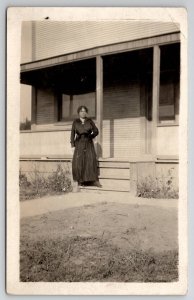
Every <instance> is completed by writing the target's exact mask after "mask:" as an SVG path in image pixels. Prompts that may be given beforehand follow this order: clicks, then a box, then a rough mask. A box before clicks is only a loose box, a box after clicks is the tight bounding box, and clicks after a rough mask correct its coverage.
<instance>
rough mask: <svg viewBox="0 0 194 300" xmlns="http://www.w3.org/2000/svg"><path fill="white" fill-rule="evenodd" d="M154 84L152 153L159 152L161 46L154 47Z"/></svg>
mask: <svg viewBox="0 0 194 300" xmlns="http://www.w3.org/2000/svg"><path fill="white" fill-rule="evenodd" d="M152 80H153V84H152V155H153V156H155V155H156V152H157V123H158V116H159V115H158V106H159V91H160V47H159V46H158V45H155V46H154V47H153V79H152Z"/></svg>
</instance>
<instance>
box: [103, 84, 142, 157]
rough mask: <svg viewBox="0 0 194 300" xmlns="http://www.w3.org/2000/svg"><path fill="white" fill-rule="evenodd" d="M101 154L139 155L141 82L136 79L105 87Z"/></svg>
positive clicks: (118, 155) (109, 155)
mask: <svg viewBox="0 0 194 300" xmlns="http://www.w3.org/2000/svg"><path fill="white" fill-rule="evenodd" d="M103 119H104V120H103V156H104V157H105V158H106V157H118V158H133V157H137V156H139V154H140V85H139V82H137V81H132V80H130V83H128V84H127V83H125V84H123V85H121V84H120V85H115V86H114V85H112V86H107V87H105V88H104V118H103Z"/></svg>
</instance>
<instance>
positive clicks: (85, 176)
mask: <svg viewBox="0 0 194 300" xmlns="http://www.w3.org/2000/svg"><path fill="white" fill-rule="evenodd" d="M72 173H73V180H75V181H78V182H80V183H81V182H88V181H90V182H92V181H97V180H98V168H97V157H96V152H95V149H94V143H93V140H92V139H91V138H89V137H88V136H87V135H81V136H80V137H79V139H77V140H76V141H75V150H74V155H73V161H72Z"/></svg>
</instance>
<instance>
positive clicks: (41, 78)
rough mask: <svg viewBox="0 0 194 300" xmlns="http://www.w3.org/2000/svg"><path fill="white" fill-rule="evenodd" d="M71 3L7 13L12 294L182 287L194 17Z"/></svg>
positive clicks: (9, 282) (177, 290)
mask: <svg viewBox="0 0 194 300" xmlns="http://www.w3.org/2000/svg"><path fill="white" fill-rule="evenodd" d="M14 9H15V10H16V11H14ZM33 9H35V11H34V10H33ZM58 9H59V10H60V8H58ZM61 9H62V11H61V14H60V17H59V15H58V14H57V13H58V12H59V10H57V9H56V8H55V9H53V11H52V8H44V9H43V8H31V9H30V8H10V10H9V11H8V69H9V71H8V119H7V122H9V121H10V120H11V116H12V115H13V114H14V111H15V116H14V117H13V119H12V123H10V125H8V129H9V128H10V129H11V130H10V131H8V135H9V134H10V136H11V137H13V140H14V132H16V131H17V132H18V133H17V135H16V136H15V139H16V141H17V142H18V146H17V144H15V147H16V148H17V149H16V148H13V147H11V145H10V146H9V145H8V147H9V149H8V160H9V163H8V167H9V166H10V170H11V168H13V167H14V168H15V169H14V170H15V171H14V172H15V173H14V175H13V174H12V175H11V176H15V180H16V185H15V187H16V190H15V192H16V194H17V197H16V198H15V200H13V201H12V202H11V197H13V193H12V196H11V197H9V192H8V207H7V208H8V211H7V213H8V222H10V223H9V224H11V222H14V218H17V226H16V227H17V230H16V232H15V234H14V235H15V239H16V240H15V244H14V241H13V240H11V236H13V232H12V234H11V233H10V231H9V228H10V226H9V225H8V244H7V247H8V249H7V260H8V265H7V266H8V277H7V285H8V290H10V291H11V292H13V293H14V292H15V293H16V294H17V293H18V291H20V293H21V294H23V292H24V293H25V291H26V293H27V294H29V293H30V292H29V291H30V288H31V294H34V293H37V294H40V293H42V294H48V293H50V294H52V291H51V290H52V284H54V285H55V284H57V283H60V284H61V283H62V284H68V283H69V284H71V283H74V284H76V285H77V286H78V287H79V283H81V284H87V283H88V284H89V287H90V288H89V287H88V292H87V291H86V290H87V287H85V288H84V287H83V285H82V288H78V289H77V291H76V285H73V286H72V288H71V286H69V287H68V288H67V290H66V289H65V285H63V286H60V289H59V290H58V292H57V285H56V286H53V292H54V293H55V294H77V293H80V294H82V293H84V294H114V293H115V294H130V293H132V294H142V293H145V294H152V293H155V294H168V293H169V294H184V293H185V292H186V281H187V280H186V269H187V238H186V236H187V232H186V224H187V215H186V208H187V177H186V175H185V174H186V172H187V167H186V164H187V162H186V159H187V133H186V129H187V111H186V110H187V94H186V90H187V81H186V52H185V50H186V43H187V36H186V34H187V31H186V25H185V24H186V12H185V11H184V9H181V8H177V9H172V10H171V9H170V8H157V9H156V8H147V9H146V8H139V9H133V8H130V9H129V8H128V9H127V8H123V9H120V10H119V9H118V8H115V9H113V8H112V15H111V14H109V12H111V11H108V10H107V11H106V10H105V12H104V15H103V8H99V9H97V8H96V9H92V10H90V9H89V8H85V9H83V11H80V14H79V10H81V8H80V9H79V8H71V9H70V8H69V9H70V10H69V11H68V9H67V8H61ZM17 10H21V15H20V17H19V18H18V19H17V18H16V17H15V16H16V14H17ZM38 10H40V12H39V13H38ZM71 10H72V18H71ZM109 10H111V8H109ZM137 10H138V13H137ZM34 12H35V14H34ZM74 12H75V14H73V13H74ZM27 13H28V15H27ZM36 13H37V14H36ZM82 13H83V14H82ZM106 13H107V14H106ZM133 13H134V15H133ZM105 14H106V15H105ZM147 14H148V15H147ZM80 15H81V16H83V19H82V18H80ZM26 16H27V17H26ZM34 16H35V17H34ZM56 16H58V17H56ZM78 16H79V17H78ZM84 16H85V18H84ZM88 16H89V17H88ZM108 16H109V17H108ZM14 18H15V20H17V22H18V23H17V22H16V23H17V24H20V26H17V24H16V25H14ZM16 29H17V32H18V36H17V37H16V36H15V35H14V32H15V34H16V31H15V30H16ZM11 34H12V35H11ZM9 35H10V36H9ZM11 37H13V40H14V39H15V40H17V46H16V48H18V49H19V50H18V51H19V54H20V55H18V54H17V62H18V65H17V63H16V65H17V66H16V70H15V71H14V73H11V72H12V68H13V67H14V66H13V65H12V63H11V62H13V57H12V53H13V49H14V44H13V40H12V39H11ZM11 43H12V44H11ZM11 45H12V47H11ZM16 50H17V49H16ZM18 51H16V53H18ZM15 55H16V54H15ZM9 74H10V78H11V79H10V80H9ZM13 74H16V76H15V77H14V75H13ZM14 82H15V85H16V94H17V96H16V97H15V99H13V95H14V90H13V87H12V85H11V84H12V83H14ZM9 90H10V93H12V94H9ZM14 101H15V102H16V103H14ZM12 103H14V104H13V105H12ZM16 105H17V109H16V110H15V109H14V107H16ZM9 107H10V110H9ZM14 120H15V121H17V123H16V122H15V123H14ZM9 126H10V127H9ZM17 126H18V127H17ZM180 137H181V138H180ZM14 149H15V150H14ZM12 152H14V153H13V156H14V155H15V158H16V159H17V161H16V160H13V159H12V158H11V155H12ZM9 153H11V154H10V156H9ZM180 168H181V170H180ZM10 174H11V172H10ZM8 175H9V174H8ZM10 180H11V178H10ZM8 185H9V179H8ZM9 187H10V185H9ZM9 191H11V190H9ZM16 194H15V195H16ZM16 200H17V201H16ZM16 202H17V203H16ZM14 208H15V209H16V210H14ZM14 211H15V214H16V215H17V217H16V216H14V217H13V215H14ZM12 224H13V223H12ZM9 241H10V244H9ZM9 245H10V247H9ZM13 251H14V252H13ZM11 253H17V254H16V258H15V259H16V260H18V261H17V263H16V261H15V260H14V259H13V258H11ZM13 270H16V273H17V280H18V289H17V288H16V285H15V286H14V285H13V282H15V280H16V279H13V277H12V276H14V275H11V273H12V272H13ZM37 283H39V284H41V285H42V288H41V291H40V290H39V289H37V290H36V284H37ZM107 283H108V285H107ZM44 284H47V285H45V286H44ZM92 284H97V285H96V287H98V289H97V290H96V291H95V285H94V286H93V287H94V288H92ZM117 284H118V286H117ZM119 284H122V285H119ZM128 284H129V285H128ZM130 284H137V285H136V286H135V287H136V289H133V288H132V289H131V290H130V287H131V285H130ZM146 284H148V286H147V290H146ZM160 284H163V285H164V284H166V288H165V287H164V286H160ZM28 285H29V289H28ZM141 285H142V291H141ZM19 286H20V287H19ZM22 287H23V291H22ZM39 287H40V286H39ZM44 287H45V288H44ZM48 287H50V288H48ZM101 287H102V288H101ZM109 287H110V288H109ZM111 287H113V289H112V291H111ZM143 287H144V288H145V289H144V288H143ZM152 287H153V288H152ZM161 287H164V288H163V289H162V288H161ZM168 287H169V289H168ZM103 288H104V289H105V290H104V293H103ZM49 290H50V292H48V291H49ZM80 291H81V292H80Z"/></svg>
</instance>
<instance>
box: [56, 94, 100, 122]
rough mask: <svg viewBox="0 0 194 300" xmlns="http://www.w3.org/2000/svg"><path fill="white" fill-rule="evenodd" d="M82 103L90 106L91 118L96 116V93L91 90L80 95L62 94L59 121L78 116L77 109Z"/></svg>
mask: <svg viewBox="0 0 194 300" xmlns="http://www.w3.org/2000/svg"><path fill="white" fill-rule="evenodd" d="M80 105H84V106H86V107H87V108H88V115H89V116H90V117H91V118H95V116H96V93H95V92H90V93H85V94H80V95H67V94H61V97H60V105H59V121H70V120H73V119H74V118H76V117H77V109H78V107H79V106H80Z"/></svg>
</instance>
